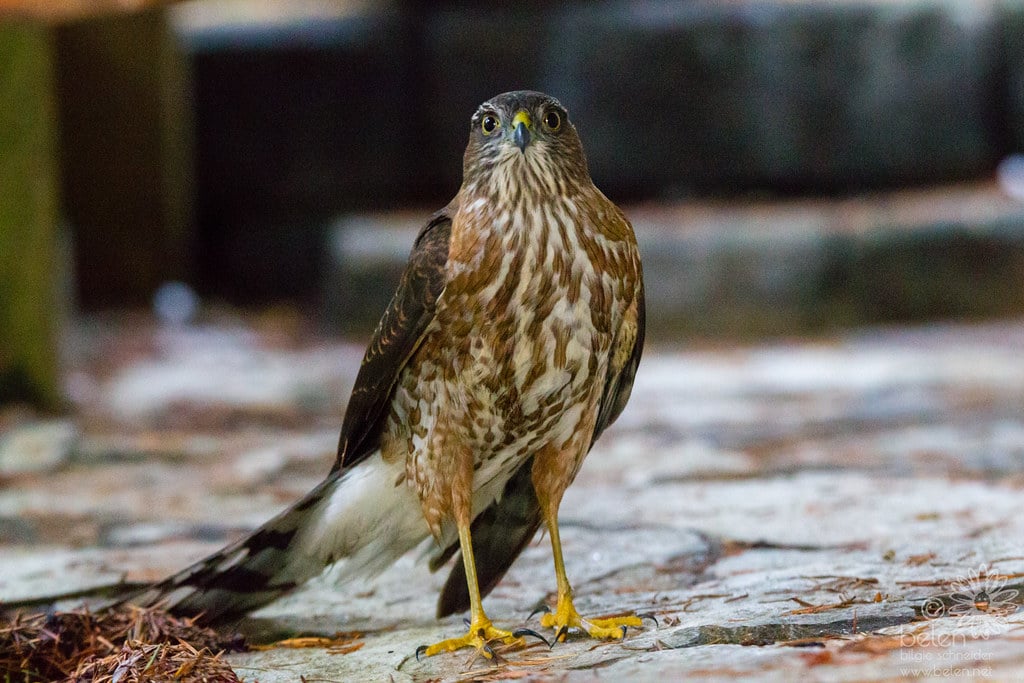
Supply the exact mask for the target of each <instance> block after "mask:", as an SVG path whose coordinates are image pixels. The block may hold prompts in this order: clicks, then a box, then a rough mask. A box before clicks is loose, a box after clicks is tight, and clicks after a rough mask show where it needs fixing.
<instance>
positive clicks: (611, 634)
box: [540, 595, 642, 642]
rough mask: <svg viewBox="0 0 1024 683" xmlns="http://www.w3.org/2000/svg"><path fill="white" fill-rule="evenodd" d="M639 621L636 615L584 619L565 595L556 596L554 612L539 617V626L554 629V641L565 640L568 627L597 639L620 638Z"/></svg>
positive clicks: (637, 624)
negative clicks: (556, 601)
mask: <svg viewBox="0 0 1024 683" xmlns="http://www.w3.org/2000/svg"><path fill="white" fill-rule="evenodd" d="M641 623H642V622H641V620H640V617H638V616H636V615H627V616H623V617H608V618H604V619H584V618H583V617H581V616H580V614H579V612H577V611H576V606H575V605H573V604H572V598H571V597H569V596H567V595H566V596H559V597H558V607H557V609H555V611H554V612H548V613H547V614H544V615H542V616H541V618H540V624H541V626H545V627H548V628H553V629H554V630H555V641H556V642H565V638H566V636H567V635H568V634H569V630H570V629H578V630H580V631H583V632H584V633H586V634H587V635H588V636H590V637H591V638H594V639H597V640H622V639H623V638H625V637H626V629H627V628H628V627H630V626H633V627H638V626H640V625H641Z"/></svg>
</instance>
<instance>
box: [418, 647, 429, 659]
mask: <svg viewBox="0 0 1024 683" xmlns="http://www.w3.org/2000/svg"><path fill="white" fill-rule="evenodd" d="M426 651H427V646H426V645H420V646H419V647H418V648H416V661H417V662H418V661H420V655H421V654H423V653H424V652H426Z"/></svg>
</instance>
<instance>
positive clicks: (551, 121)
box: [544, 109, 562, 131]
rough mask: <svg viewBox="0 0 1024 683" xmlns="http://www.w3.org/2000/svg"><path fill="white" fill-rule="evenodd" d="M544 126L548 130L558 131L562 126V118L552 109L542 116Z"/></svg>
mask: <svg viewBox="0 0 1024 683" xmlns="http://www.w3.org/2000/svg"><path fill="white" fill-rule="evenodd" d="M544 125H545V126H547V127H548V130H552V131H555V130H558V128H559V127H560V126H561V125H562V117H561V116H559V115H558V112H557V111H555V110H554V109H549V110H548V113H547V114H545V115H544Z"/></svg>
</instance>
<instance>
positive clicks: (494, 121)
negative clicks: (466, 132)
mask: <svg viewBox="0 0 1024 683" xmlns="http://www.w3.org/2000/svg"><path fill="white" fill-rule="evenodd" d="M480 128H482V129H483V131H484V135H490V134H491V133H493V132H494V131H495V130H497V129H498V117H497V116H495V115H494V114H488V115H487V116H485V117H484V119H483V121H481V122H480Z"/></svg>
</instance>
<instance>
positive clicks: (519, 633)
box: [512, 628, 551, 650]
mask: <svg viewBox="0 0 1024 683" xmlns="http://www.w3.org/2000/svg"><path fill="white" fill-rule="evenodd" d="M512 635H513V636H515V637H516V638H522V637H523V636H533V637H534V638H536V639H538V640H540V641H542V642H543V643H544V644H545V645H547V646H548V649H549V650H550V649H551V643H549V642H548V639H547V638H545V637H544V636H542V635H541V634H539V633H537V632H536V631H534V630H533V629H532V628H519V629H516V630H515V631H512Z"/></svg>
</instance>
